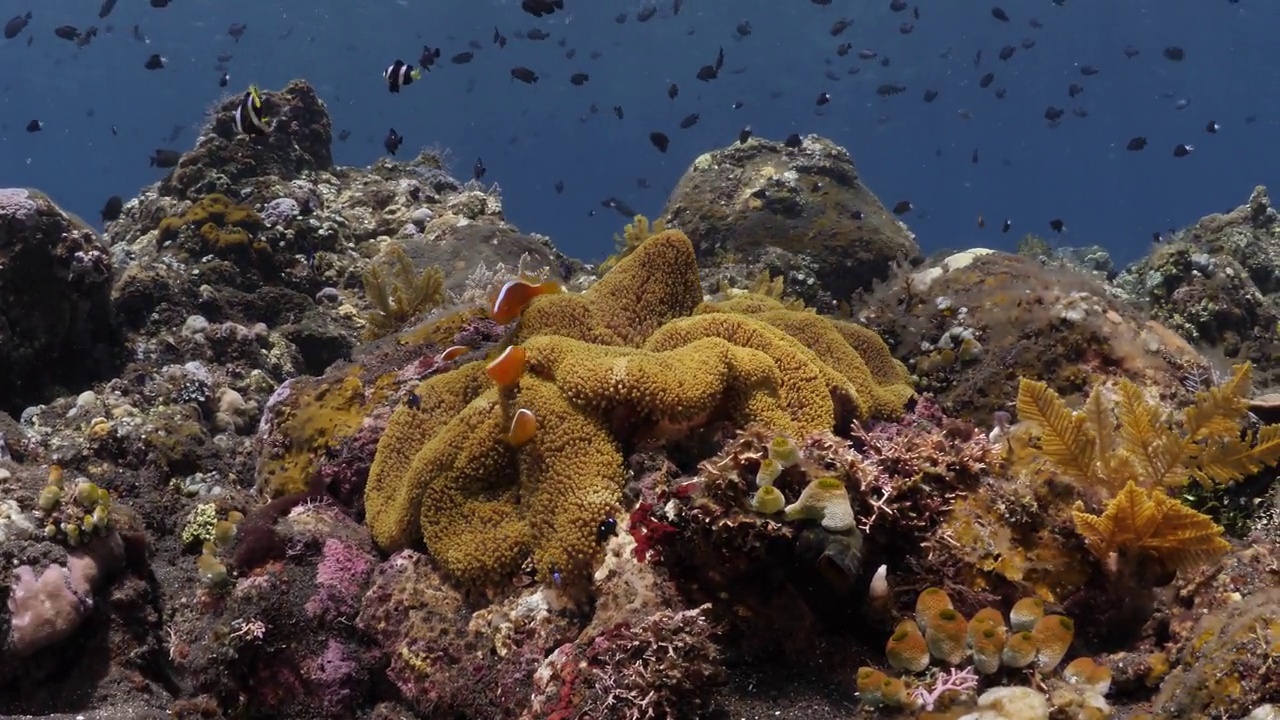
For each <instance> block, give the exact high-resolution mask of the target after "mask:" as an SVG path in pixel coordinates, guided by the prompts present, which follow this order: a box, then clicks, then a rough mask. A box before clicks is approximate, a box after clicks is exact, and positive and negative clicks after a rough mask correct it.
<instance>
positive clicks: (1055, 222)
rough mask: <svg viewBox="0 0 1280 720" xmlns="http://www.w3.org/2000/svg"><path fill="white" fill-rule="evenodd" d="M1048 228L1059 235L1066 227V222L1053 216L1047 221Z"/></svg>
mask: <svg viewBox="0 0 1280 720" xmlns="http://www.w3.org/2000/svg"><path fill="white" fill-rule="evenodd" d="M1049 229H1050V230H1052V231H1054V232H1056V233H1058V234H1059V235H1061V234H1062V231H1063V230H1066V229H1067V224H1066V223H1064V222H1062V221H1061V220H1059V219H1058V218H1054V219H1052V220H1050V221H1049Z"/></svg>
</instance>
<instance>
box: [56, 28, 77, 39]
mask: <svg viewBox="0 0 1280 720" xmlns="http://www.w3.org/2000/svg"><path fill="white" fill-rule="evenodd" d="M53 34H54V35H57V36H58V37H60V38H62V39H63V40H70V41H71V42H75V41H76V40H79V39H80V28H77V27H76V26H75V25H59V26H58V27H56V28H54V29H53Z"/></svg>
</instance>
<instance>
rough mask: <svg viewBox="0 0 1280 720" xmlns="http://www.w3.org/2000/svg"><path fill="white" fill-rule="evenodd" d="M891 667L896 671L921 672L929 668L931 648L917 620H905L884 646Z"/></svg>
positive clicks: (899, 624)
mask: <svg viewBox="0 0 1280 720" xmlns="http://www.w3.org/2000/svg"><path fill="white" fill-rule="evenodd" d="M884 654H885V656H886V657H887V658H888V659H889V665H891V666H892V667H893V668H894V669H895V670H906V671H907V672H921V671H923V670H924V669H925V668H927V667H929V646H928V644H926V643H925V640H924V634H923V633H921V632H920V627H919V626H918V625H916V621H915V620H903V621H902V622H900V623H898V627H897V629H895V630H894V631H893V635H891V636H890V637H889V642H888V643H886V644H885V646H884Z"/></svg>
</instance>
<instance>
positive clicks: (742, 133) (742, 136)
mask: <svg viewBox="0 0 1280 720" xmlns="http://www.w3.org/2000/svg"><path fill="white" fill-rule="evenodd" d="M750 139H751V126H750V125H748V126H746V127H744V128H742V129H741V130H739V131H738V144H739V145H743V144H745V143H746V142H747V141H748V140H750Z"/></svg>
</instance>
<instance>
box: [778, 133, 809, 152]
mask: <svg viewBox="0 0 1280 720" xmlns="http://www.w3.org/2000/svg"><path fill="white" fill-rule="evenodd" d="M803 144H804V141H803V140H801V139H800V133H791V134H790V135H788V136H787V139H786V140H783V141H782V145H783V147H788V148H791V149H792V150H795V149H797V148H799V147H800V146H801V145H803Z"/></svg>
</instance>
